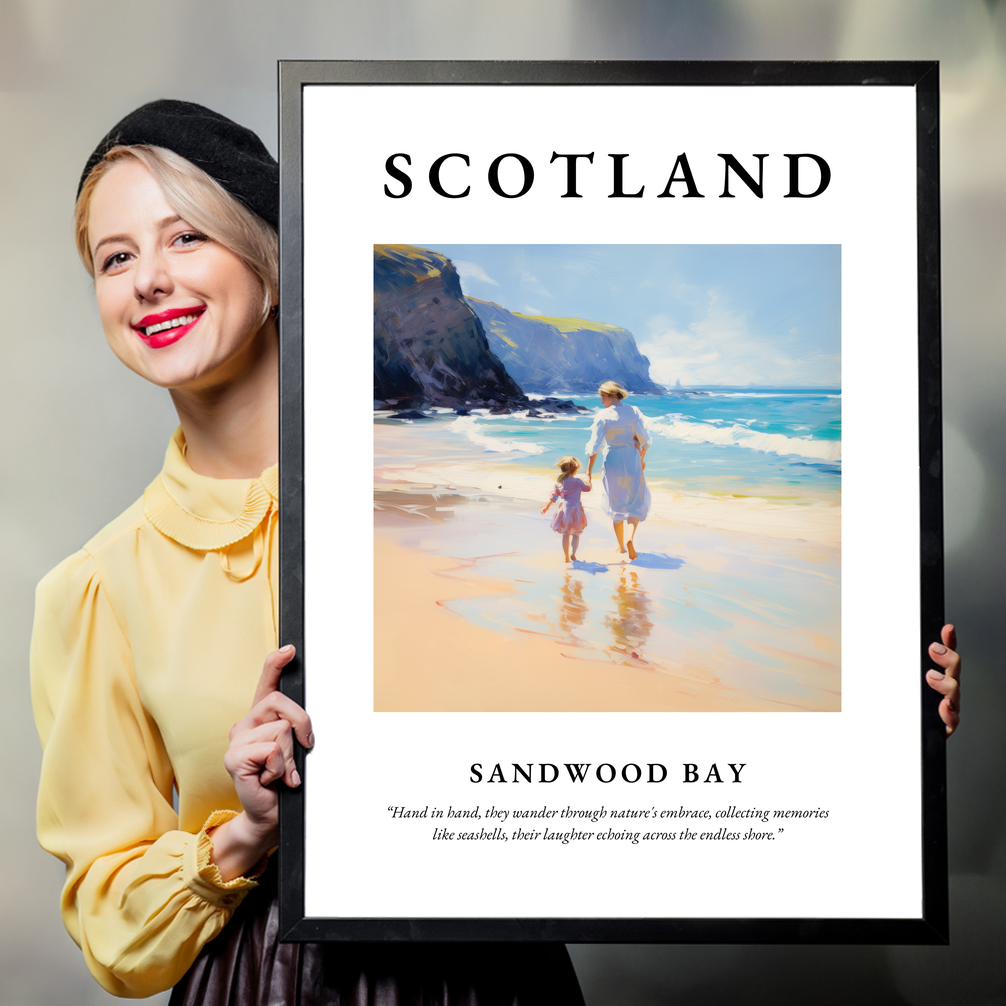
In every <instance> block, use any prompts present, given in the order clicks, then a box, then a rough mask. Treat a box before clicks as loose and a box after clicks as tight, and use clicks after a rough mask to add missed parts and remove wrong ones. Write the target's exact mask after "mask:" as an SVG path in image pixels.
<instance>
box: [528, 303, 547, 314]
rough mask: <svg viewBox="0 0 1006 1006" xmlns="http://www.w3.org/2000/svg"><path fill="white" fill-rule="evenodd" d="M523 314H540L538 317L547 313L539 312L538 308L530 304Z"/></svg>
mask: <svg viewBox="0 0 1006 1006" xmlns="http://www.w3.org/2000/svg"><path fill="white" fill-rule="evenodd" d="M523 313H524V314H538V315H542V314H544V313H545V312H544V311H539V310H538V308H536V307H531V305H530V304H526V305H525V306H524V312H523Z"/></svg>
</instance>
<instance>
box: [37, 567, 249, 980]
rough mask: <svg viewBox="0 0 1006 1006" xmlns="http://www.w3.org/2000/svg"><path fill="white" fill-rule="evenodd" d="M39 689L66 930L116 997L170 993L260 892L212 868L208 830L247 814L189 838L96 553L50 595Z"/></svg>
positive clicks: (223, 816)
mask: <svg viewBox="0 0 1006 1006" xmlns="http://www.w3.org/2000/svg"><path fill="white" fill-rule="evenodd" d="M31 686H32V702H33V705H34V710H35V722H36V725H37V727H38V732H39V737H40V738H41V741H42V746H43V752H44V753H43V757H42V778H41V783H40V785H39V795H38V837H39V842H40V844H41V845H42V847H43V848H44V849H46V850H47V851H48V852H51V853H52V854H53V855H54V856H57V857H58V858H59V859H61V860H62V861H63V863H64V864H65V866H66V883H65V884H64V887H63V893H62V897H61V908H62V913H63V921H64V923H65V925H66V928H67V930H68V931H69V933H70V935H71V936H72V937H73V939H74V940H75V941H76V942H77V943H78V944H79V946H80V947H81V949H82V950H83V952H84V958H85V960H86V962H87V966H88V968H89V969H90V971H91V973H92V974H93V975H94V977H95V978H96V979H97V981H98V982H99V984H100V985H101V986H102V987H103V988H105V989H106V990H108V991H109V992H111V993H112V994H113V995H117V996H129V997H141V996H150V995H153V994H154V993H156V992H160V991H163V990H165V989H167V988H170V987H171V986H172V985H174V984H176V983H177V982H178V981H179V980H180V979H181V978H182V976H183V975H184V974H185V972H186V971H187V970H188V968H189V967H190V966H191V964H192V962H193V960H194V959H195V957H196V955H197V954H198V953H199V951H200V949H202V947H203V945H204V944H205V943H207V942H208V941H209V940H211V939H213V937H214V936H216V935H217V934H218V933H219V932H220V930H221V929H222V928H223V926H224V925H225V924H226V922H227V921H228V920H229V919H230V917H231V915H232V913H233V911H234V909H235V908H236V907H237V905H238V904H240V902H241V901H242V900H243V898H244V896H245V894H246V893H247V891H248V890H249V889H250V888H252V887H254V886H255V882H254V880H251V879H248V878H245V877H239V878H236V879H235V880H231V881H229V882H226V883H225V882H224V881H223V880H222V878H221V875H220V872H219V870H217V868H216V866H215V865H213V864H212V863H211V862H210V853H211V850H212V846H211V842H210V839H209V836H208V835H207V833H206V832H207V829H208V828H213V827H215V826H216V825H218V824H222V823H223V822H224V821H226V820H229V819H230V818H231V817H233V816H234V811H220V812H217V813H215V814H213V815H211V817H210V818H209V819H208V820H207V822H206V824H205V826H204V827H203V830H202V831H200V832H199V833H198V834H191V833H187V832H183V831H179V830H178V818H177V815H176V813H175V811H174V810H173V807H172V786H173V783H174V776H173V772H172V768H171V764H170V762H169V760H168V756H167V752H166V751H165V749H164V745H163V743H162V741H161V737H160V733H159V731H158V728H157V725H156V724H155V723H154V722H153V720H152V719H151V718H150V716H149V715H148V714H147V712H146V710H145V709H144V708H143V706H142V704H141V702H140V697H139V694H138V691H137V687H136V680H135V677H134V669H133V660H132V653H131V650H130V646H129V642H128V640H127V639H126V638H125V636H124V634H123V632H122V629H121V627H120V626H119V623H118V621H117V620H116V617H115V613H114V612H113V611H112V609H111V607H110V605H109V602H108V598H107V596H106V595H105V593H104V592H103V590H102V588H101V585H100V583H99V581H98V575H97V572H96V568H95V563H94V559H93V558H92V557H91V556H90V555H89V554H88V553H87V552H79V553H77V554H76V555H74V556H71V557H70V558H69V559H67V560H66V561H65V562H64V563H62V564H61V565H60V566H58V567H57V568H56V569H55V570H53V572H52V573H50V574H49V575H48V576H47V577H46V578H45V579H44V580H43V581H42V582H41V583H40V584H39V587H38V591H37V595H36V609H35V626H34V630H33V634H32V645H31ZM264 865H265V864H264V863H263V864H260V868H261V867H263V866H264Z"/></svg>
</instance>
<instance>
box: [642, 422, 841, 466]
mask: <svg viewBox="0 0 1006 1006" xmlns="http://www.w3.org/2000/svg"><path fill="white" fill-rule="evenodd" d="M646 428H647V429H648V430H649V431H650V432H651V433H652V434H654V435H655V436H659V437H666V438H668V439H669V440H680V441H684V442H685V443H691V444H717V445H720V446H736V447H746V448H747V449H748V450H751V451H761V452H762V453H763V454H780V455H796V456H797V457H802V458H815V459H816V460H818V461H838V460H839V459H840V458H841V457H842V441H841V440H815V439H814V438H813V437H787V436H786V435H785V434H783V433H762V432H759V431H758V430H752V429H751V428H750V427H748V426H742V425H740V424H739V423H734V424H733V425H730V426H713V425H711V424H710V423H690V422H688V421H687V420H685V419H682V418H680V417H677V416H665V417H663V418H662V419H650V418H646Z"/></svg>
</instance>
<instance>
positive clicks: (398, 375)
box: [374, 245, 527, 409]
mask: <svg viewBox="0 0 1006 1006" xmlns="http://www.w3.org/2000/svg"><path fill="white" fill-rule="evenodd" d="M374 400H375V408H381V407H389V408H399V407H419V406H422V405H439V406H447V407H449V408H463V407H466V406H467V407H482V408H485V407H488V408H499V409H504V408H508V407H510V406H512V405H514V404H517V403H519V402H526V401H527V400H526V399H525V397H524V395H523V392H522V391H521V389H520V387H519V386H518V384H517V383H516V382H515V381H514V379H513V377H511V375H510V374H508V373H507V371H506V368H505V367H504V366H503V364H502V363H501V362H500V360H499V358H498V357H497V356H496V355H495V354H494V353H493V352H492V350H491V349H490V348H489V343H488V341H487V340H486V334H485V332H484V330H483V328H482V323H481V322H480V321H479V319H478V317H477V316H476V314H475V312H474V311H472V309H471V308H470V307H469V306H468V304H467V303H466V301H465V299H464V296H463V295H462V293H461V283H460V281H459V280H458V274H457V272H456V271H455V269H454V266H453V265H452V264H451V262H450V260H449V259H447V258H445V257H444V256H443V255H440V254H438V253H437V252H434V251H427V250H426V249H424V248H414V247H411V246H409V245H375V246H374Z"/></svg>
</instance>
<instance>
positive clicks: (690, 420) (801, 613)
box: [281, 64, 945, 942]
mask: <svg viewBox="0 0 1006 1006" xmlns="http://www.w3.org/2000/svg"><path fill="white" fill-rule="evenodd" d="M927 69H929V70H931V69H932V68H926V67H922V68H921V69H920V67H918V66H914V65H909V64H892V65H884V66H881V65H876V64H861V65H858V66H855V65H841V64H837V65H821V66H817V67H800V66H796V65H791V66H785V65H783V66H775V67H768V66H760V65H754V66H743V65H739V64H738V65H730V64H726V65H720V64H705V65H703V66H701V67H694V66H689V65H687V64H686V65H680V66H675V65H674V64H666V65H650V64H643V65H636V66H627V65H620V64H602V65H596V64H592V65H573V64H513V65H511V64H484V65H479V64H415V65H410V64H285V65H284V67H283V70H282V72H281V87H282V94H281V107H282V115H281V163H282V168H283V182H282V184H283V199H284V210H283V212H284V228H283V240H284V242H285V243H284V247H283V267H282V268H283V276H282V279H283V289H282V291H281V301H282V310H283V312H284V313H283V318H282V321H283V325H282V339H283V352H284V364H283V365H284V375H283V378H282V386H283V392H284V401H283V406H282V408H283V421H284V434H283V451H284V459H283V466H282V471H283V473H284V479H285V480H286V483H285V489H284V490H283V492H284V528H283V535H284V541H283V549H284V553H283V554H284V558H283V563H284V595H283V598H282V606H283V617H284V619H285V620H286V622H285V631H284V638H295V639H298V640H301V645H300V647H299V649H300V652H301V654H302V658H303V661H302V664H301V667H300V672H301V675H302V677H301V678H300V679H299V680H297V681H295V682H294V684H293V687H294V689H297V688H303V690H304V691H303V695H304V697H305V699H306V703H307V708H308V710H309V712H310V713H311V715H312V718H313V721H314V724H315V729H316V732H317V735H318V736H319V737H321V738H326V739H329V740H325V741H323V742H322V743H321V744H319V746H318V749H317V750H315V751H313V752H312V753H311V755H310V756H309V757H308V758H307V759H306V765H305V769H304V777H305V782H306V785H305V788H304V793H303V794H285V796H284V811H283V813H284V818H283V826H284V837H283V855H284V859H283V866H282V871H283V878H284V879H283V883H284V901H283V904H284V913H285V916H286V923H287V925H288V926H289V927H290V932H291V934H292V937H293V938H319V937H323V938H336V939H338V938H405V937H406V935H408V936H411V937H412V938H427V939H440V938H446V939H459V938H460V939H465V938H467V939H508V938H509V939H529V938H539V939H565V940H589V939H609V940H626V939H633V940H646V939H680V940H691V941H695V940H700V939H702V940H713V941H715V940H728V939H738V938H743V939H744V940H746V941H751V942H754V941H760V940H779V941H786V942H789V941H793V940H801V939H804V940H818V941H826V940H835V941H839V940H843V941H844V940H848V939H854V940H857V941H869V940H878V941H880V940H883V941H885V942H894V941H898V940H901V941H909V942H913V941H914V942H926V941H932V940H938V939H941V938H942V935H941V934H942V933H943V931H944V930H945V925H941V918H940V909H939V905H940V898H939V892H940V884H941V883H942V885H943V889H944V892H945V877H943V878H942V879H941V877H940V857H941V855H943V854H944V853H942V852H941V847H940V841H939V823H940V820H941V817H940V814H941V813H942V811H941V807H940V805H939V800H938V799H934V795H935V796H937V797H938V793H939V788H940V783H939V782H938V780H939V774H940V772H941V771H942V765H941V764H940V763H939V759H940V757H941V754H940V753H936V752H933V751H929V754H928V757H926V758H923V757H921V754H922V752H923V751H924V750H928V749H925V748H924V744H925V741H926V737H927V736H929V734H927V730H928V731H930V732H931V731H933V730H935V729H937V728H936V727H935V725H934V724H931V723H930V722H929V720H927V719H926V712H927V708H924V706H923V698H922V694H921V687H922V682H921V673H922V665H921V659H922V654H923V653H924V646H923V645H922V643H921V640H922V639H926V640H928V639H929V638H931V636H933V628H932V626H933V625H937V626H938V625H939V624H940V612H939V605H940V590H939V586H938V584H939V576H938V573H939V571H938V569H937V566H938V562H939V559H938V555H939V530H938V525H939V508H938V502H935V504H934V500H937V498H938V497H937V494H936V490H934V483H933V479H932V473H931V471H930V472H929V474H928V475H927V472H926V470H925V466H922V469H921V471H922V481H921V482H920V455H921V456H922V457H925V456H926V455H927V452H928V451H931V449H932V448H933V441H932V435H933V434H932V426H933V423H932V419H933V415H934V411H933V410H934V402H933V400H932V395H931V394H930V395H929V397H928V398H926V397H925V396H924V397H923V398H922V400H921V401H920V394H919V388H920V381H921V384H922V386H923V387H924V388H926V387H931V386H932V382H933V380H934V379H935V380H936V381H937V384H938V357H937V358H936V359H935V360H934V359H933V357H932V354H931V352H929V351H928V348H929V347H931V346H932V344H933V342H932V340H933V337H934V335H935V337H936V339H937V341H936V343H935V345H936V346H937V347H938V259H935V258H934V257H933V256H932V254H927V248H929V247H930V245H931V241H932V239H933V233H932V230H933V222H934V221H935V220H936V219H937V218H938V217H937V213H936V194H935V188H934V186H935V182H936V177H935V160H934V155H933V153H932V150H933V149H935V148H932V137H933V136H934V132H933V129H932V126H933V124H934V122H935V119H934V118H932V116H934V115H935V97H934V94H933V89H934V88H935V82H934V79H933V78H932V75H930V77H929V78H926V77H925V74H924V72H923V71H925V70H927ZM920 79H921V80H924V81H925V80H927V79H928V81H929V82H928V83H926V84H925V85H924V86H920V85H919V81H920ZM762 81H767V83H764V84H762V83H761V82H762ZM863 81H872V83H865V84H864V83H863ZM923 99H925V100H923ZM927 103H928V104H927ZM920 108H921V109H922V110H923V112H924V116H923V117H920V113H919V109H920ZM926 136H928V137H929V144H930V145H929V146H928V147H927V146H926V143H925V142H923V141H924V140H925V137H926ZM920 137H922V138H923V140H920ZM920 150H921V151H922V153H921V155H920ZM918 178H921V179H922V181H921V183H920V184H917V183H916V179H918ZM291 221H292V223H293V226H288V224H290V222H291ZM935 237H936V239H937V241H938V234H936V235H935ZM937 247H938V244H937ZM934 284H935V285H934ZM553 304H554V308H553V307H552V305H553ZM371 332H373V342H371V340H370V338H369V334H370V333H371ZM920 344H921V345H922V346H923V347H925V348H926V349H927V351H926V352H924V353H922V354H920V352H919V346H920ZM371 347H373V352H371ZM371 371H372V372H373V374H374V380H373V382H371V380H370V377H369V376H368V375H369V374H370V373H371ZM609 379H611V380H617V381H618V382H619V384H620V385H621V386H622V387H624V388H627V389H628V390H629V392H630V394H629V395H628V397H626V398H625V400H624V403H621V402H619V401H618V395H619V394H620V393H621V392H620V390H619V391H617V392H616V394H615V395H614V397H611V396H610V395H609V398H608V399H605V400H599V398H598V394H597V388H598V387H601V388H602V390H603V388H604V386H605V385H604V381H605V380H609ZM368 396H369V397H368ZM935 405H936V406H937V407H938V400H937V401H936V403H935ZM633 409H637V410H638V412H634V411H633ZM619 410H621V411H619ZM606 416H613V417H616V418H614V419H610V420H609V419H607V418H605V417H606ZM632 416H635V419H632V418H631V417H632ZM618 417H621V418H618ZM626 417H629V418H628V419H627V418H626ZM626 422H628V423H629V425H628V426H626V425H625V424H626ZM619 423H621V424H622V425H621V426H619ZM632 423H635V424H636V425H635V426H632ZM606 424H607V425H606ZM627 430H628V432H626V431H627ZM605 438H607V439H605ZM619 438H621V439H619ZM591 444H592V445H593V446H591ZM936 446H937V447H938V444H937V445H936ZM591 452H593V453H594V454H595V455H596V457H595V459H594V471H593V473H592V478H590V479H588V478H586V469H587V468H588V467H589V466H590V461H589V457H590V454H591ZM619 452H622V453H619ZM570 457H573V458H575V459H576V463H575V464H573V463H568V464H567V463H566V462H565V459H567V458H570ZM291 461H293V462H294V463H293V464H291ZM616 461H617V464H616ZM644 462H645V464H646V468H645V470H643V468H642V465H643V463H644ZM557 464H565V467H566V474H568V477H569V480H568V481H567V480H562V479H559V476H560V470H559V469H558V468H557V467H556V466H557ZM619 466H621V467H619ZM930 467H931V466H930ZM557 479H558V481H557ZM577 479H580V480H581V481H579V482H577V481H576V480H577ZM927 479H928V481H927ZM619 480H621V481H619ZM564 485H565V491H564V489H563V487H564ZM936 485H937V488H938V475H937V479H936ZM570 488H575V492H574V494H573V497H576V498H571V497H569V490H570ZM643 495H645V496H646V497H647V499H646V501H645V504H641V502H640V501H641V499H642V496H643ZM546 503H548V504H550V507H549V510H550V511H552V512H545V513H542V510H543V508H544V507H545V504H546ZM640 505H642V509H641V510H639V509H636V510H634V509H633V508H634V507H639V506H640ZM553 507H554V510H552V508H553ZM581 507H582V509H580V508H581ZM292 512H293V516H292V517H291V513H292ZM557 514H558V515H559V516H558V517H556V515H557ZM619 516H621V520H617V519H615V518H618V517H619ZM553 518H555V519H556V520H558V522H559V523H558V524H557V525H556V526H557V527H558V529H559V533H558V534H556V532H555V530H554V529H553V525H552V523H551V522H552V520H553ZM301 520H302V521H303V523H302V524H301V523H300V521H301ZM636 521H638V523H635V522H636ZM634 523H635V526H634ZM584 525H585V526H584ZM934 528H935V532H934ZM571 529H572V531H574V532H576V531H579V536H578V540H577V539H574V537H573V536H572V534H570V530H571ZM563 530H566V532H567V534H570V536H569V537H568V538H566V539H565V540H564V537H565V536H564V535H563V533H562V532H563ZM619 533H620V534H621V538H619V537H618V535H619ZM934 533H935V538H934V537H933V535H934ZM927 535H928V538H927ZM630 539H631V540H632V544H631V547H630V545H629V540H630ZM920 542H921V543H922V544H923V546H924V548H923V563H922V566H921V568H920V561H919V556H920ZM926 548H928V549H929V552H928V553H927V552H926V551H925V549H926ZM621 549H624V551H622V550H621ZM574 553H575V558H574ZM934 555H935V557H936V558H935V559H934V558H933V557H934ZM878 613H882V614H880V615H879V616H878ZM294 694H295V695H296V694H297V693H296V691H295V692H294ZM928 712H930V713H931V712H932V710H931V709H928ZM930 719H931V717H930ZM933 735H934V734H933ZM930 747H931V746H930ZM934 836H935V838H934ZM333 862H338V863H353V864H357V865H356V867H355V868H354V869H352V870H333V869H332V868H331V864H332V863H333ZM944 901H945V894H944ZM808 920H814V921H813V923H810V922H808ZM943 922H944V923H945V919H944V920H943Z"/></svg>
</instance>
